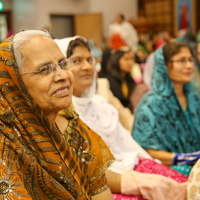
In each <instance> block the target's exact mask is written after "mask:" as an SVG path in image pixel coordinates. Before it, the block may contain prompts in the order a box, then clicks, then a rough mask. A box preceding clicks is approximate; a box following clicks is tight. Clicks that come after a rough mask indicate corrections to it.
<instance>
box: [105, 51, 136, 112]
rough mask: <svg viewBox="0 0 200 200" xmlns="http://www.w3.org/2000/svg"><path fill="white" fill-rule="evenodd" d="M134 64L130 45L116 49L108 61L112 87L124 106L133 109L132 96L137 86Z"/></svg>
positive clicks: (108, 77)
mask: <svg viewBox="0 0 200 200" xmlns="http://www.w3.org/2000/svg"><path fill="white" fill-rule="evenodd" d="M132 66H133V55H132V51H131V50H130V49H129V48H128V47H123V48H121V49H120V50H117V51H115V52H114V53H113V54H112V55H111V57H110V60H109V63H108V66H107V67H108V72H109V74H108V75H107V76H106V78H107V79H108V80H109V83H110V89H111V91H112V93H113V94H114V96H116V97H117V98H118V99H119V100H120V101H121V103H122V105H123V106H125V107H128V108H129V109H130V110H131V111H132V107H131V102H130V96H131V94H132V91H133V89H134V87H135V82H134V80H133V78H132V76H131V71H132Z"/></svg>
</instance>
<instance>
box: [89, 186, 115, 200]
mask: <svg viewBox="0 0 200 200" xmlns="http://www.w3.org/2000/svg"><path fill="white" fill-rule="evenodd" d="M102 199H105V200H113V197H112V193H111V191H110V188H108V189H107V190H105V191H104V192H102V193H100V194H97V195H95V196H92V200H102Z"/></svg>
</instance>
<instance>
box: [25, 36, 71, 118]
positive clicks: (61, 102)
mask: <svg viewBox="0 0 200 200" xmlns="http://www.w3.org/2000/svg"><path fill="white" fill-rule="evenodd" d="M21 53H22V56H24V57H25V62H24V66H23V70H22V71H23V74H24V73H29V72H34V71H38V69H39V68H41V67H42V66H44V65H46V64H50V63H55V64H58V63H59V62H60V61H61V60H63V59H65V56H64V55H63V54H62V53H61V51H60V49H59V47H58V46H57V44H56V43H55V42H54V41H52V40H50V39H46V38H42V37H40V36H37V37H34V38H32V39H31V40H29V41H28V42H27V43H25V44H24V45H23V47H22V49H21ZM22 80H23V81H24V84H25V86H26V88H27V90H28V92H29V93H30V95H31V96H32V98H33V99H34V100H35V102H36V103H37V104H38V105H39V106H40V108H41V109H42V110H43V111H44V112H45V113H46V114H47V115H49V114H51V113H57V112H58V111H60V110H61V109H64V108H67V107H69V106H70V105H71V103H72V93H73V85H72V84H73V75H72V73H71V71H70V70H69V71H64V70H62V69H61V68H60V67H59V66H58V65H57V67H56V71H55V73H54V74H53V76H51V77H46V75H41V74H38V73H30V74H25V75H22Z"/></svg>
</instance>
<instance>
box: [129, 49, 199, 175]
mask: <svg viewBox="0 0 200 200" xmlns="http://www.w3.org/2000/svg"><path fill="white" fill-rule="evenodd" d="M152 87H153V89H152V90H149V91H148V92H147V93H146V94H145V95H144V97H143V98H142V100H141V101H140V103H139V104H138V106H137V108H136V111H135V120H134V125H133V130H132V136H133V138H134V139H135V140H136V142H138V143H139V144H140V145H141V146H142V147H143V148H144V149H154V150H163V151H167V152H174V153H191V152H195V151H198V150H199V149H200V143H199V140H200V129H199V126H200V98H199V95H198V93H197V92H196V91H195V90H194V88H193V85H192V82H189V83H187V84H185V85H184V88H183V90H184V93H185V95H186V98H187V102H188V107H187V109H186V110H183V108H182V106H181V104H180V102H179V100H178V97H177V95H176V92H175V90H174V87H173V84H172V81H171V79H170V77H169V74H168V71H167V66H166V65H165V60H164V56H163V48H162V47H161V48H159V49H158V50H157V51H155V53H154V69H153V77H152ZM173 168H174V169H177V170H179V171H180V170H181V169H182V168H184V169H185V171H182V170H181V172H183V173H185V174H186V175H189V172H190V169H191V166H189V165H186V166H184V167H183V165H181V166H180V167H179V166H173Z"/></svg>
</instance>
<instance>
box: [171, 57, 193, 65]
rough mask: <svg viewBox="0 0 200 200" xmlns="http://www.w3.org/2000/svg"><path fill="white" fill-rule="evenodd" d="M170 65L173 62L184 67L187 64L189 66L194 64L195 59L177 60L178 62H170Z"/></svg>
mask: <svg viewBox="0 0 200 200" xmlns="http://www.w3.org/2000/svg"><path fill="white" fill-rule="evenodd" d="M170 62H171V63H173V62H177V63H180V64H181V65H186V64H187V62H189V63H191V64H194V63H195V59H194V58H189V59H185V58H183V59H179V60H171V61H170Z"/></svg>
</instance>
